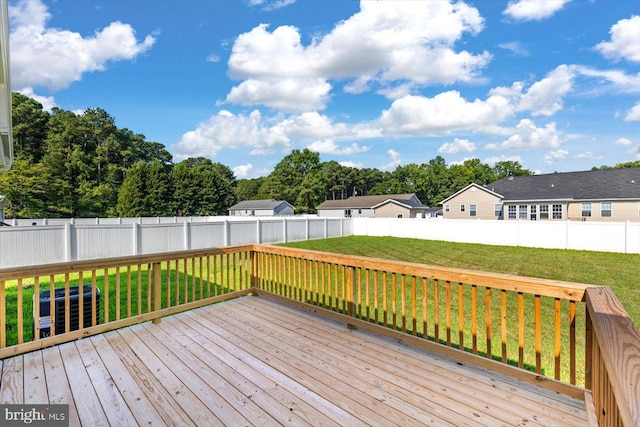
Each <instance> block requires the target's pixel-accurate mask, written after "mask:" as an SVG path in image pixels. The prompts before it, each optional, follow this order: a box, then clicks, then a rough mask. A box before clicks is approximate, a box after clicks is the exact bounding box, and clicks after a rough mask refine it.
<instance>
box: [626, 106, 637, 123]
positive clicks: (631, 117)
mask: <svg viewBox="0 0 640 427" xmlns="http://www.w3.org/2000/svg"><path fill="white" fill-rule="evenodd" d="M624 121H625V122H640V102H638V103H636V105H634V106H633V107H631V109H630V110H629V112H628V113H627V115H626V116H624Z"/></svg>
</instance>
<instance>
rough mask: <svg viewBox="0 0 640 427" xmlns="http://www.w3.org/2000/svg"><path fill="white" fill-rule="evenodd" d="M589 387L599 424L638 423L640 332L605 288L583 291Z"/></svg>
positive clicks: (609, 290) (633, 424)
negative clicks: (587, 322)
mask: <svg viewBox="0 0 640 427" xmlns="http://www.w3.org/2000/svg"><path fill="white" fill-rule="evenodd" d="M586 299H587V310H588V314H589V318H590V320H591V330H592V333H593V337H592V344H591V346H592V348H591V355H592V356H591V360H592V364H593V366H592V367H589V368H590V369H591V389H592V392H593V400H594V406H595V410H596V414H597V417H598V423H599V425H624V426H638V425H640V331H639V330H638V328H636V326H635V324H634V322H633V321H632V320H631V318H630V317H629V315H628V314H627V312H626V311H625V309H624V308H623V307H622V304H620V301H619V300H618V299H617V298H616V296H615V295H614V294H613V292H612V291H611V289H609V288H606V287H598V288H590V289H588V290H587V298H586Z"/></svg>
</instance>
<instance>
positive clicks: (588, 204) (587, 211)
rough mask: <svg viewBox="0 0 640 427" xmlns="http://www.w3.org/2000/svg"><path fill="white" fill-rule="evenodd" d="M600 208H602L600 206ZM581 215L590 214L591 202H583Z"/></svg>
mask: <svg viewBox="0 0 640 427" xmlns="http://www.w3.org/2000/svg"><path fill="white" fill-rule="evenodd" d="M600 208H601V209H602V206H601V207H600ZM609 210H611V209H609ZM582 216H583V217H585V216H591V202H584V203H583V204H582Z"/></svg>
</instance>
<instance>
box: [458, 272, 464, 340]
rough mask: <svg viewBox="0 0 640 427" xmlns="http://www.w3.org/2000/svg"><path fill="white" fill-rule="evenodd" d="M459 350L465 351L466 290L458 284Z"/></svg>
mask: <svg viewBox="0 0 640 427" xmlns="http://www.w3.org/2000/svg"><path fill="white" fill-rule="evenodd" d="M458 348H459V349H460V350H464V288H463V285H462V283H458Z"/></svg>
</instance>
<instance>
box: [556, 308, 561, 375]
mask: <svg viewBox="0 0 640 427" xmlns="http://www.w3.org/2000/svg"><path fill="white" fill-rule="evenodd" d="M554 312H555V316H554V317H555V319H554V324H555V334H554V336H555V340H554V341H555V342H554V356H555V357H554V365H555V370H554V377H555V379H557V380H559V379H560V327H561V325H560V298H556V299H555V302H554Z"/></svg>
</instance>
